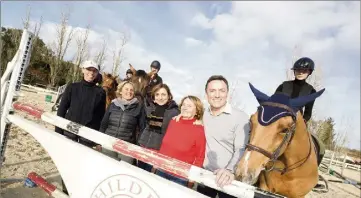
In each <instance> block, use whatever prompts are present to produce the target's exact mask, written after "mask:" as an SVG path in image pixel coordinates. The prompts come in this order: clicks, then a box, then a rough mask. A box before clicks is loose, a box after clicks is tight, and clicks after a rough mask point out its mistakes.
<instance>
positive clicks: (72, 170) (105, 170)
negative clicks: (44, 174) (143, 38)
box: [0, 30, 282, 198]
mask: <svg viewBox="0 0 361 198" xmlns="http://www.w3.org/2000/svg"><path fill="white" fill-rule="evenodd" d="M32 38H33V34H32V33H30V32H28V31H27V30H24V31H23V35H22V40H21V43H20V47H19V50H18V52H17V55H16V56H15V58H14V59H13V60H12V61H11V62H10V63H9V64H8V67H7V69H6V71H5V73H4V76H3V77H2V79H1V82H5V81H7V80H8V77H9V76H10V74H11V73H12V75H11V79H10V83H9V86H8V89H7V90H5V91H4V95H5V93H6V99H5V102H4V103H3V102H2V103H1V105H2V115H1V136H0V139H1V144H0V146H1V147H0V148H1V150H0V153H1V156H0V160H1V161H0V164H2V162H3V156H4V152H5V147H6V140H7V137H8V133H9V130H10V126H11V124H15V125H16V126H18V127H19V128H21V129H23V130H24V131H27V132H28V133H30V134H31V135H32V136H33V137H34V138H35V139H36V140H37V141H38V142H39V143H40V144H41V145H42V147H43V148H44V149H45V150H46V151H47V152H48V154H49V155H50V156H51V158H52V160H53V162H54V163H55V165H56V166H57V169H58V170H59V173H60V175H61V177H62V179H63V181H64V183H65V185H66V186H67V190H68V192H69V197H72V198H73V197H74V198H85V197H91V198H107V197H116V196H124V197H133V198H141V197H142V198H143V197H144V198H168V197H174V198H177V197H179V198H184V197H187V198H188V197H197V198H198V197H199V198H201V197H206V196H204V195H202V194H200V193H198V192H196V191H194V190H192V189H189V188H186V187H184V186H181V185H178V184H176V183H174V182H171V181H168V180H166V179H164V178H161V177H159V176H157V175H155V174H152V173H149V172H147V171H144V170H142V169H139V168H137V167H135V166H133V165H130V164H128V163H125V162H123V161H120V162H119V161H117V160H114V159H112V158H110V157H108V156H106V155H104V154H102V153H100V152H98V151H96V150H94V149H91V148H88V147H86V146H83V145H81V144H79V143H76V142H74V141H71V140H69V139H68V138H66V137H64V136H63V135H60V134H58V133H55V132H54V131H51V130H49V129H46V128H45V127H43V126H41V125H38V124H36V123H34V122H31V121H29V120H26V119H24V118H22V117H20V116H18V115H13V114H10V113H9V112H10V110H11V107H13V108H14V109H16V110H21V111H25V112H27V113H29V114H31V115H33V116H35V117H37V118H39V119H42V120H44V121H45V122H47V123H50V124H53V125H55V126H57V127H60V128H62V129H65V130H67V131H69V132H71V133H74V134H77V135H79V136H82V137H84V138H86V139H89V140H91V141H94V142H96V143H98V144H101V145H102V147H104V148H106V149H110V150H113V151H116V152H118V153H121V154H123V155H127V156H130V157H133V158H136V159H138V160H142V161H144V162H147V163H149V164H152V165H154V166H156V167H158V168H160V169H162V170H165V171H170V172H172V173H175V174H178V175H181V176H183V177H186V178H188V179H189V180H192V181H195V182H197V183H201V184H204V185H206V186H209V187H211V188H214V189H217V190H221V191H223V192H225V193H227V194H230V195H233V196H236V197H244V198H253V197H282V196H279V195H275V194H271V193H268V192H264V191H262V190H260V189H258V188H256V187H253V186H250V185H247V184H245V183H241V182H239V181H233V182H232V184H231V185H227V186H225V187H224V188H223V189H220V188H219V187H218V186H217V185H216V183H215V175H214V174H213V173H212V172H210V171H207V170H204V169H202V168H199V167H196V166H193V165H190V164H187V163H184V162H182V161H179V160H176V159H172V158H170V157H167V156H164V155H161V154H159V153H157V152H154V151H150V150H148V149H145V148H141V147H139V146H137V145H133V144H130V143H128V142H125V141H122V140H119V139H116V138H114V137H111V136H108V135H106V134H104V133H100V132H99V131H96V130H93V129H90V128H87V127H84V126H82V125H80V124H77V123H74V122H71V121H69V120H66V119H64V118H61V117H58V116H56V115H53V114H51V113H49V112H44V111H42V110H40V109H37V108H35V107H32V106H30V105H26V104H21V103H19V102H15V103H14V104H13V97H14V94H15V93H16V92H18V91H19V90H20V85H21V82H22V78H23V75H24V72H25V69H26V68H27V66H28V64H29V59H30V49H31V44H32V43H31V40H32ZM1 91H2V92H1V95H3V89H2V90H1ZM2 101H3V100H2ZM12 104H13V105H12ZM52 196H55V195H52Z"/></svg>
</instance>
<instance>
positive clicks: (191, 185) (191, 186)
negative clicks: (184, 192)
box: [187, 180, 194, 188]
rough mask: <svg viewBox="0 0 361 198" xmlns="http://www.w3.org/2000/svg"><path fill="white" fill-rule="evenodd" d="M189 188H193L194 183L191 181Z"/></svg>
mask: <svg viewBox="0 0 361 198" xmlns="http://www.w3.org/2000/svg"><path fill="white" fill-rule="evenodd" d="M187 186H188V188H193V186H194V181H191V180H189V181H188V184H187Z"/></svg>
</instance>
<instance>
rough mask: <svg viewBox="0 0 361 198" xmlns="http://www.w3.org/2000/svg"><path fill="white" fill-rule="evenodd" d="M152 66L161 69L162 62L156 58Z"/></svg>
mask: <svg viewBox="0 0 361 198" xmlns="http://www.w3.org/2000/svg"><path fill="white" fill-rule="evenodd" d="M150 67H153V68H155V69H157V70H158V71H159V70H160V62H159V61H157V60H155V61H153V62H152V63H151V64H150Z"/></svg>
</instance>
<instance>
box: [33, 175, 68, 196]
mask: <svg viewBox="0 0 361 198" xmlns="http://www.w3.org/2000/svg"><path fill="white" fill-rule="evenodd" d="M28 178H29V179H30V180H31V181H32V182H34V183H35V184H36V185H37V186H39V187H40V188H42V189H43V190H44V191H45V192H46V193H48V195H50V196H52V197H54V198H69V196H68V195H66V194H64V193H63V192H62V191H60V190H58V189H57V188H56V186H54V185H52V184H49V183H48V182H47V181H46V180H45V179H44V178H42V177H41V176H39V175H38V174H36V173H35V172H31V173H29V174H28Z"/></svg>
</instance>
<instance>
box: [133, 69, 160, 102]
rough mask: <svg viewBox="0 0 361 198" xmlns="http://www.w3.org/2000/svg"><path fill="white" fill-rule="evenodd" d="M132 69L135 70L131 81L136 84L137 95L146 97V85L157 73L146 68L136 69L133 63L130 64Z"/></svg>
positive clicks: (135, 91)
mask: <svg viewBox="0 0 361 198" xmlns="http://www.w3.org/2000/svg"><path fill="white" fill-rule="evenodd" d="M129 66H130V69H131V70H132V72H133V76H132V78H131V79H130V81H131V82H132V83H133V84H134V93H135V94H136V95H141V96H142V97H145V95H146V87H147V86H148V85H149V82H150V80H151V77H152V76H153V75H154V74H155V72H154V71H152V72H149V73H147V72H145V71H144V70H141V69H140V70H135V69H134V68H133V66H132V65H131V64H129Z"/></svg>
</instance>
